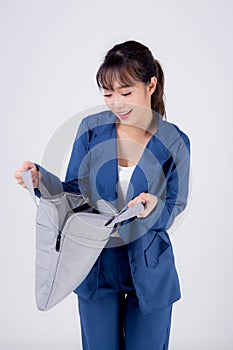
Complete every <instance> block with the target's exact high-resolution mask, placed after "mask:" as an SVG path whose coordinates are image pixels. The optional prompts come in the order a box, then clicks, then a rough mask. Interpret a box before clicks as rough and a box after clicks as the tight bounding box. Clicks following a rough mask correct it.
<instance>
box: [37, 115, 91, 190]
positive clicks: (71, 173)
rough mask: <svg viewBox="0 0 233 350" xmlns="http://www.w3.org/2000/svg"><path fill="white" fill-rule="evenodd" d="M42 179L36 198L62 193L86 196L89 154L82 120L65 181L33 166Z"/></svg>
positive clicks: (41, 168) (85, 129)
mask: <svg viewBox="0 0 233 350" xmlns="http://www.w3.org/2000/svg"><path fill="white" fill-rule="evenodd" d="M35 165H36V167H37V170H39V171H40V173H41V175H42V177H41V180H40V183H39V186H38V188H36V189H35V194H36V196H38V197H41V195H42V196H54V195H57V194H61V193H62V192H63V191H64V192H72V193H76V194H83V195H87V192H88V188H89V152H88V128H87V126H86V122H85V119H83V120H82V121H81V123H80V126H79V128H78V132H77V135H76V137H75V141H74V143H73V148H72V152H71V157H70V160H69V164H68V167H67V171H66V176H65V181H61V180H60V179H59V178H58V177H57V176H56V175H54V174H52V173H51V172H49V171H47V170H46V169H45V168H43V167H42V166H41V165H39V164H35Z"/></svg>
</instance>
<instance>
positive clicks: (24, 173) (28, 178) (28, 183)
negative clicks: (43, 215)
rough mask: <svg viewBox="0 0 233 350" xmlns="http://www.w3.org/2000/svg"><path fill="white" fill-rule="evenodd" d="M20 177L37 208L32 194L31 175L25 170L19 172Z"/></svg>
mask: <svg viewBox="0 0 233 350" xmlns="http://www.w3.org/2000/svg"><path fill="white" fill-rule="evenodd" d="M21 176H22V179H23V181H24V183H25V185H26V186H27V189H28V192H29V193H30V195H31V197H32V199H33V201H34V202H35V204H36V206H37V207H38V203H37V198H36V195H35V192H34V187H33V182H32V174H31V171H30V170H26V171H21Z"/></svg>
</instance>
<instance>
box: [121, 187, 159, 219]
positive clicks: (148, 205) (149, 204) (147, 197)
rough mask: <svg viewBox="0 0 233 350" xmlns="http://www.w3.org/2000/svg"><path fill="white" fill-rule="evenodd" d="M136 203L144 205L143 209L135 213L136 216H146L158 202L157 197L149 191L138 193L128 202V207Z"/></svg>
mask: <svg viewBox="0 0 233 350" xmlns="http://www.w3.org/2000/svg"><path fill="white" fill-rule="evenodd" d="M137 203H142V204H143V205H144V211H143V212H142V213H140V214H138V215H137V217H138V218H146V217H147V216H148V215H149V214H150V213H151V212H152V210H153V209H154V208H155V207H156V205H157V203H158V197H157V196H155V195H153V194H150V193H144V192H142V193H140V194H139V196H137V197H135V198H134V199H132V200H131V201H129V203H128V207H129V208H130V207H132V206H133V205H135V204H137Z"/></svg>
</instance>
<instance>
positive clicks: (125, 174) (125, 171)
mask: <svg viewBox="0 0 233 350" xmlns="http://www.w3.org/2000/svg"><path fill="white" fill-rule="evenodd" d="M135 166H136V165H135ZM135 166H121V165H118V178H119V181H118V184H117V192H118V204H119V211H120V210H121V209H122V208H123V207H124V203H125V199H126V194H127V190H128V186H129V182H130V179H131V176H132V173H133V171H134V169H135ZM111 236H112V237H114V238H119V239H120V242H121V244H124V241H123V240H122V238H120V235H119V233H118V229H116V231H115V232H114V233H112V234H111Z"/></svg>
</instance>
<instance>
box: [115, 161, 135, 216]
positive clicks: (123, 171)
mask: <svg viewBox="0 0 233 350" xmlns="http://www.w3.org/2000/svg"><path fill="white" fill-rule="evenodd" d="M134 169H135V165H134V166H121V165H118V174H119V181H118V185H117V186H118V187H117V191H118V203H119V210H121V209H122V208H123V206H124V203H125V199H126V194H127V190H128V186H129V182H130V179H131V176H132V173H133V171H134Z"/></svg>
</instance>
